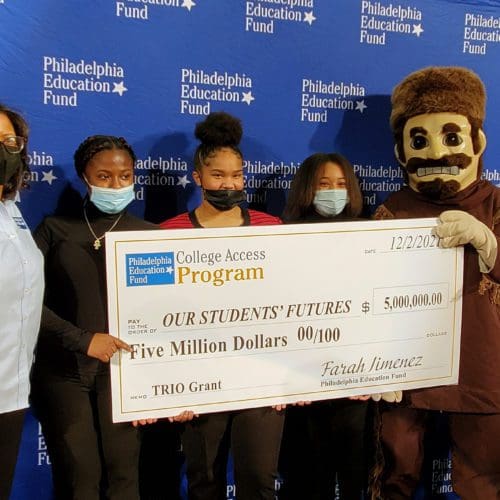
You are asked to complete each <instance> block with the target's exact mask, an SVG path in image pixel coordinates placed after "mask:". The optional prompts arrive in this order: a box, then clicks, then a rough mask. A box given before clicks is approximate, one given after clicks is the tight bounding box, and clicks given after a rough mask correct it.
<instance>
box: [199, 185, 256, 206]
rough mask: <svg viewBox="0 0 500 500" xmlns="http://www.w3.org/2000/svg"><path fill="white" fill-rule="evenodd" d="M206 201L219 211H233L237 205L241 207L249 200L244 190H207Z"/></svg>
mask: <svg viewBox="0 0 500 500" xmlns="http://www.w3.org/2000/svg"><path fill="white" fill-rule="evenodd" d="M203 192H204V194H205V200H207V201H208V203H210V205H212V206H213V207H215V208H216V209H217V210H222V211H224V210H231V208H233V207H235V206H236V205H241V203H243V202H244V201H246V199H247V195H246V193H245V191H244V190H243V189H239V190H236V189H205V190H204V191H203Z"/></svg>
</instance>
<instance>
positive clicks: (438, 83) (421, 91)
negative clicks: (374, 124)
mask: <svg viewBox="0 0 500 500" xmlns="http://www.w3.org/2000/svg"><path fill="white" fill-rule="evenodd" d="M391 102H392V112H391V119H390V122H391V128H392V131H393V133H394V138H395V142H396V146H395V152H396V156H397V158H398V161H399V163H400V164H401V165H402V167H403V169H404V171H405V175H406V178H407V182H408V184H409V186H410V187H411V188H412V189H413V190H414V191H418V192H420V193H422V194H424V195H425V196H428V197H430V198H434V199H441V200H445V199H447V198H451V197H453V196H454V195H455V194H456V193H457V192H458V191H462V190H463V189H465V188H466V187H467V186H469V185H471V184H472V183H473V182H475V181H476V180H477V179H479V178H480V177H481V170H482V162H481V156H482V154H483V151H484V148H485V147H486V137H485V135H484V132H483V130H482V127H483V120H484V114H485V103H486V93H485V90H484V85H483V83H482V82H481V80H480V79H479V77H478V76H477V75H476V74H475V73H473V72H472V71H470V70H468V69H466V68H461V67H438V66H437V67H429V68H424V69H422V70H419V71H416V72H414V73H411V74H410V75H408V76H407V77H406V78H405V79H404V80H403V81H402V82H401V83H400V84H399V85H397V86H396V88H395V89H394V91H393V93H392V98H391Z"/></svg>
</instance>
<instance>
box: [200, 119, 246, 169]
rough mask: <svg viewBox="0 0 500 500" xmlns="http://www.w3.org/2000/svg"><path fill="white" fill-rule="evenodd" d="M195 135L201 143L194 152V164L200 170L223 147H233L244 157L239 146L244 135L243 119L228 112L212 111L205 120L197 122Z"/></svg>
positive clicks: (234, 150)
mask: <svg viewBox="0 0 500 500" xmlns="http://www.w3.org/2000/svg"><path fill="white" fill-rule="evenodd" d="M194 135H195V137H196V138H197V139H198V140H199V141H200V143H201V144H200V145H199V146H198V147H197V148H196V151H195V153H194V166H195V168H196V170H198V171H199V170H200V169H201V167H202V166H203V165H206V164H207V163H209V161H210V159H211V158H213V157H214V156H215V154H216V153H217V151H219V150H220V149H223V148H229V149H231V150H232V151H233V152H234V153H235V154H236V155H237V156H239V157H240V158H241V159H243V154H242V153H241V151H240V149H239V147H238V144H239V143H240V141H241V137H242V135H243V128H242V126H241V121H240V120H239V119H238V118H235V117H234V116H232V115H230V114H228V113H225V112H223V111H217V112H213V113H210V114H209V115H208V116H207V117H206V118H205V120H203V121H202V122H198V123H197V124H196V128H195V130H194Z"/></svg>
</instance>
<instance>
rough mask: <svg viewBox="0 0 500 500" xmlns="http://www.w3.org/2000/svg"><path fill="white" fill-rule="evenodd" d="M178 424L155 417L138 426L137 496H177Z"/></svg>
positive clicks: (174, 499)
mask: <svg viewBox="0 0 500 500" xmlns="http://www.w3.org/2000/svg"><path fill="white" fill-rule="evenodd" d="M181 427H182V424H172V423H170V422H169V421H168V420H166V419H164V420H159V421H158V422H157V423H155V424H151V425H144V426H143V427H141V429H140V432H141V443H142V444H141V455H140V458H139V486H140V493H141V500H181V496H180V484H181V467H182V464H183V462H184V457H183V455H182V450H181V443H180V428H181Z"/></svg>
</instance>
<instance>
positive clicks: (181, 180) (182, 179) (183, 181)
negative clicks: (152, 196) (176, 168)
mask: <svg viewBox="0 0 500 500" xmlns="http://www.w3.org/2000/svg"><path fill="white" fill-rule="evenodd" d="M188 184H191V181H190V180H188V178H187V174H186V175H182V176H180V175H178V176H177V185H178V186H182V187H183V188H186V186H187V185H188Z"/></svg>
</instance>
